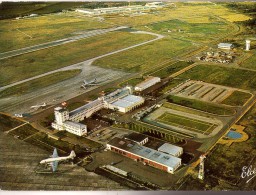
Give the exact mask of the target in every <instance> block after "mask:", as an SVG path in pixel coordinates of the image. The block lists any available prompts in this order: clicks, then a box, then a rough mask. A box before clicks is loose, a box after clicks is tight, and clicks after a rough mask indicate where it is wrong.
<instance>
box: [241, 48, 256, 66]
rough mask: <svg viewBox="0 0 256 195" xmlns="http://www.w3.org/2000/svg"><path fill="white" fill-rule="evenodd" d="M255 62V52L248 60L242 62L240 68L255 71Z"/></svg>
mask: <svg viewBox="0 0 256 195" xmlns="http://www.w3.org/2000/svg"><path fill="white" fill-rule="evenodd" d="M255 61H256V52H254V54H253V55H252V56H251V57H250V58H248V59H247V60H245V61H244V62H242V63H241V66H242V67H245V68H250V69H254V70H256V64H255Z"/></svg>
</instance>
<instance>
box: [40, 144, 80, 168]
mask: <svg viewBox="0 0 256 195" xmlns="http://www.w3.org/2000/svg"><path fill="white" fill-rule="evenodd" d="M75 157H76V154H75V152H74V151H73V150H72V151H71V152H70V155H69V156H63V157H59V156H58V153H57V149H56V148H54V151H53V154H52V157H51V158H47V159H44V160H41V162H40V164H47V165H50V166H51V167H52V171H53V172H55V171H56V170H57V167H58V162H59V161H65V160H68V159H74V158H75Z"/></svg>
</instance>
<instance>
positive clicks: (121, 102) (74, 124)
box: [52, 86, 145, 136]
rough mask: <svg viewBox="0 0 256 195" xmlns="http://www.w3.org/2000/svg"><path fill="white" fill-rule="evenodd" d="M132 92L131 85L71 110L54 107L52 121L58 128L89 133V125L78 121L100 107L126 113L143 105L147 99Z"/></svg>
mask: <svg viewBox="0 0 256 195" xmlns="http://www.w3.org/2000/svg"><path fill="white" fill-rule="evenodd" d="M132 92H133V90H132V87H130V86H127V87H124V88H122V89H117V90H116V91H114V92H112V93H110V94H108V95H106V96H103V97H99V98H98V99H96V100H94V101H92V102H90V103H88V104H85V105H84V106H81V107H79V108H77V109H75V110H73V111H71V112H69V111H68V110H67V109H66V108H63V107H57V108H55V109H54V115H55V121H54V122H53V123H52V127H53V128H54V129H57V130H66V131H69V132H70V133H73V134H76V135H78V136H81V135H84V134H87V126H86V125H83V124H80V123H78V122H79V121H82V120H84V118H88V117H90V116H91V115H92V114H94V113H95V112H97V111H99V110H100V109H102V108H107V109H113V110H114V109H115V110H118V111H119V112H123V113H126V112H129V111H131V110H133V109H135V108H137V107H138V106H140V105H142V104H143V103H144V101H145V100H144V98H142V97H140V96H135V95H132Z"/></svg>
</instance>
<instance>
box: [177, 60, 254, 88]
mask: <svg viewBox="0 0 256 195" xmlns="http://www.w3.org/2000/svg"><path fill="white" fill-rule="evenodd" d="M179 77H180V78H184V79H192V80H201V81H204V82H207V83H214V84H218V85H224V86H229V87H236V88H241V89H248V90H256V72H254V71H249V70H241V69H235V68H226V67H219V66H211V65H198V66H196V67H194V68H192V69H190V70H188V71H186V72H185V73H183V74H181V75H179Z"/></svg>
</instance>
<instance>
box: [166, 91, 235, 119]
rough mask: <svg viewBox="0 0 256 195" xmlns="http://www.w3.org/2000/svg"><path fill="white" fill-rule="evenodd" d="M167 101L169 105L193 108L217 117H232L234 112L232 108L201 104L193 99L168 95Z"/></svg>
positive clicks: (206, 103) (201, 102)
mask: <svg viewBox="0 0 256 195" xmlns="http://www.w3.org/2000/svg"><path fill="white" fill-rule="evenodd" d="M167 100H168V101H169V102H170V103H174V104H179V105H181V106H185V107H189V108H193V109H196V110H201V111H204V112H209V113H212V114H217V115H234V114H235V110H234V109H233V108H229V107H224V106H218V105H216V104H212V103H208V102H203V101H199V100H195V99H190V98H184V97H178V96H173V95H169V96H168V97H167Z"/></svg>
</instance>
